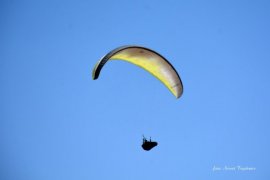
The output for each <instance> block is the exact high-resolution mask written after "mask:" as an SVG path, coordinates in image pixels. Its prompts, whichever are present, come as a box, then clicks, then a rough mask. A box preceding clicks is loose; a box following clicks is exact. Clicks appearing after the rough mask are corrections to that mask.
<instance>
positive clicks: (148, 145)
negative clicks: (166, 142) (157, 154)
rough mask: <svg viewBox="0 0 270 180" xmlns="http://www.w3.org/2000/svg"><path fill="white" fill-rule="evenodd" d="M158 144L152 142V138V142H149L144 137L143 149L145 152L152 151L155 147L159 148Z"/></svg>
mask: <svg viewBox="0 0 270 180" xmlns="http://www.w3.org/2000/svg"><path fill="white" fill-rule="evenodd" d="M157 145H158V143H157V142H155V141H152V140H151V137H150V140H149V141H148V140H147V139H146V138H145V137H144V136H143V144H142V148H143V149H144V150H145V151H150V150H151V149H152V148H153V147H155V146H157Z"/></svg>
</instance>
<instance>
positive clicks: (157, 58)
mask: <svg viewBox="0 0 270 180" xmlns="http://www.w3.org/2000/svg"><path fill="white" fill-rule="evenodd" d="M111 60H122V61H126V62H129V63H131V64H134V65H136V66H139V67H141V68H143V69H144V70H146V71H147V72H149V73H150V74H152V75H153V76H155V77H156V78H157V79H159V80H160V81H161V82H162V83H163V84H164V85H165V86H166V87H167V88H168V89H169V90H170V92H171V93H172V94H173V95H174V96H175V97H176V98H180V97H181V95H182V94H183V84H182V81H181V79H180V76H179V75H178V73H177V71H176V70H175V68H174V67H173V66H172V65H171V63H170V62H169V61H168V60H167V59H165V58H164V57H163V56H162V55H160V54H159V53H157V52H155V51H153V50H151V49H148V48H146V47H141V46H130V45H127V46H121V47H118V48H116V49H114V50H112V51H110V52H109V53H108V54H106V55H105V56H104V57H102V58H101V59H100V60H99V61H98V62H97V63H96V65H95V67H94V69H93V72H92V77H93V80H96V79H98V77H99V74H100V72H101V69H102V68H103V66H104V65H105V64H106V63H107V62H108V61H111ZM157 145H158V143H157V142H155V141H152V140H151V138H150V140H149V141H148V140H147V139H146V138H145V137H143V144H142V148H143V149H144V150H146V151H149V150H151V149H152V148H154V147H155V146H157Z"/></svg>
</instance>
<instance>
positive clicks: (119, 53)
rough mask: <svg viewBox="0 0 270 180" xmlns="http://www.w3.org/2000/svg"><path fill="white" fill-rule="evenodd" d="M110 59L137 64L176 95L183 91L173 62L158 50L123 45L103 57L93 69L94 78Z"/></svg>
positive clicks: (96, 77) (177, 96) (94, 78)
mask: <svg viewBox="0 0 270 180" xmlns="http://www.w3.org/2000/svg"><path fill="white" fill-rule="evenodd" d="M110 60H122V61H126V62H130V63H132V64H134V65H137V66H139V67H141V68H143V69H144V70H146V71H148V72H149V73H151V74H152V75H154V76H155V77H156V78H157V79H159V80H160V81H161V82H162V83H163V84H164V85H165V86H166V87H167V88H168V89H169V90H170V91H171V92H172V94H173V95H174V96H175V97H176V98H179V97H180V96H181V95H182V93H183V85H182V81H181V79H180V77H179V75H178V73H177V71H176V70H175V68H174V67H173V66H172V65H171V63H170V62H169V61H168V60H166V59H165V58H164V57H163V56H161V55H160V54H158V53H157V52H155V51H153V50H151V49H148V48H146V47H141V46H121V47H119V48H116V49H114V50H112V51H111V52H109V53H108V54H106V55H105V56H104V57H103V58H101V59H100V60H99V61H98V62H97V64H96V65H95V67H94V69H93V73H92V76H93V80H96V79H98V77H99V74H100V72H101V69H102V67H103V66H104V65H105V64H106V63H107V62H108V61H110Z"/></svg>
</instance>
